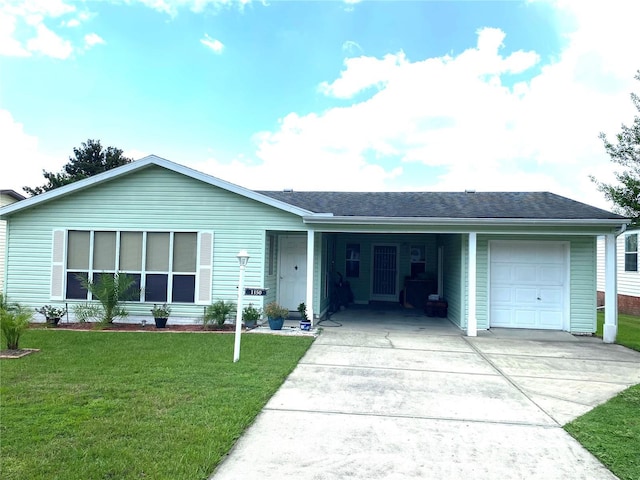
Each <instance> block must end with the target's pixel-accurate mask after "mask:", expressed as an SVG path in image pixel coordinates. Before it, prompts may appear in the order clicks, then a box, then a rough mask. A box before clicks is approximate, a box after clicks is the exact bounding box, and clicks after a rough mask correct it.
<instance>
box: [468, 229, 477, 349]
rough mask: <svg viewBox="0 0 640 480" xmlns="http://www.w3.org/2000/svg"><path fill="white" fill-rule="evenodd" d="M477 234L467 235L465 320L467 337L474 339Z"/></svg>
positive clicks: (475, 324)
mask: <svg viewBox="0 0 640 480" xmlns="http://www.w3.org/2000/svg"><path fill="white" fill-rule="evenodd" d="M477 262H478V256H477V234H476V232H471V233H469V268H468V271H467V272H468V277H469V280H468V282H467V283H468V285H469V318H468V319H467V336H468V337H475V336H477V335H478V319H477V316H476V308H477V278H476V272H477V269H476V267H477Z"/></svg>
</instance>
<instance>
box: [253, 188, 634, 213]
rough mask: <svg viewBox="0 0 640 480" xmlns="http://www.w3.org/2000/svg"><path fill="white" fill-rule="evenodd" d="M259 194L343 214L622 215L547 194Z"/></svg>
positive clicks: (271, 192)
mask: <svg viewBox="0 0 640 480" xmlns="http://www.w3.org/2000/svg"><path fill="white" fill-rule="evenodd" d="M258 193H261V194H263V195H266V196H269V197H271V198H274V199H277V200H280V201H283V202H286V203H288V204H290V205H295V206H297V207H300V208H304V209H306V210H310V211H312V212H315V213H332V214H333V215H334V216H346V217H351V216H353V217H423V218H523V219H623V218H624V217H621V216H620V215H616V214H614V213H611V212H608V211H606V210H602V209H600V208H596V207H592V206H591V205H587V204H585V203H581V202H577V201H575V200H571V199H569V198H566V197H561V196H559V195H555V194H553V193H549V192H475V193H466V192H295V191H293V192H291V191H278V192H274V191H260V192H258Z"/></svg>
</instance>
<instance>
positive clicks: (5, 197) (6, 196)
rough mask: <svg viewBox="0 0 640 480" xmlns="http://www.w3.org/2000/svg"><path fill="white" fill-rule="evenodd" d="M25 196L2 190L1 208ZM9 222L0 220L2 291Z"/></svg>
mask: <svg viewBox="0 0 640 480" xmlns="http://www.w3.org/2000/svg"><path fill="white" fill-rule="evenodd" d="M24 199H25V197H24V196H23V195H20V194H19V193H17V192H15V191H13V190H0V208H2V207H5V206H7V205H11V204H12V203H15V202H18V201H20V200H24ZM6 232H7V224H6V222H5V221H4V220H0V292H2V291H4V266H5V262H4V257H5V245H6V235H7V234H6Z"/></svg>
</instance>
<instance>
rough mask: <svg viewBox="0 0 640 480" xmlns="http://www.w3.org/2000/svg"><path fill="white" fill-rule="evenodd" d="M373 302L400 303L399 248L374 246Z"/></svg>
mask: <svg viewBox="0 0 640 480" xmlns="http://www.w3.org/2000/svg"><path fill="white" fill-rule="evenodd" d="M372 272H373V274H372V276H371V300H380V301H387V302H397V301H398V246H397V245H374V246H373V265H372Z"/></svg>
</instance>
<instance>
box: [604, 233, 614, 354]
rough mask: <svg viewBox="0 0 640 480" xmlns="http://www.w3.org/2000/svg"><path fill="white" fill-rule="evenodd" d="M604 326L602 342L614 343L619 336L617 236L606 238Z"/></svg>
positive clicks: (611, 235)
mask: <svg viewBox="0 0 640 480" xmlns="http://www.w3.org/2000/svg"><path fill="white" fill-rule="evenodd" d="M604 265H605V267H604V268H605V273H604V276H605V279H604V304H605V306H606V307H605V309H604V326H603V331H602V341H603V342H604V343H614V342H615V341H616V336H617V334H618V288H617V268H616V236H615V235H613V234H610V235H607V236H606V237H605V260H604Z"/></svg>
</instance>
